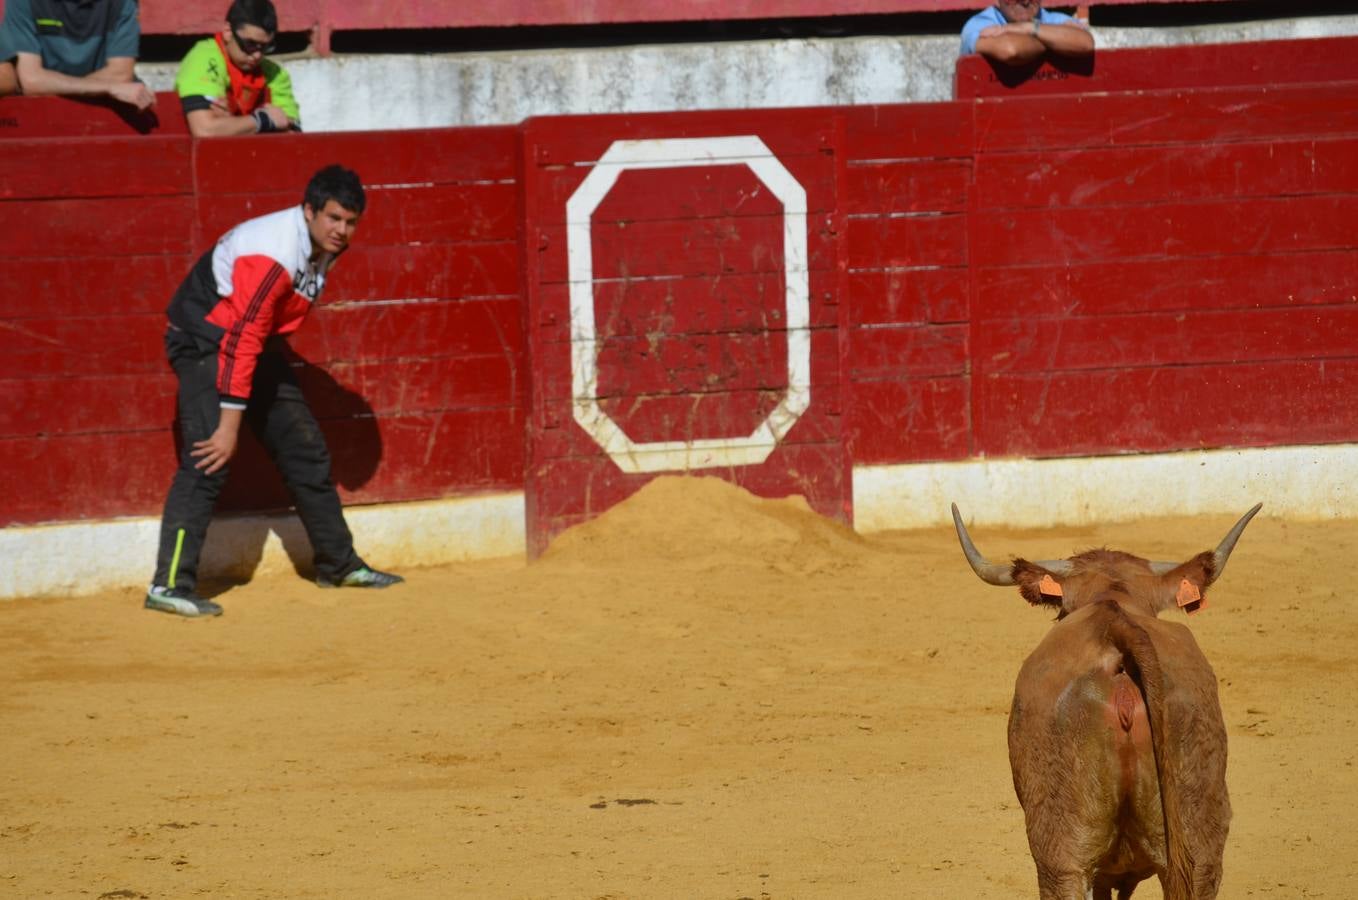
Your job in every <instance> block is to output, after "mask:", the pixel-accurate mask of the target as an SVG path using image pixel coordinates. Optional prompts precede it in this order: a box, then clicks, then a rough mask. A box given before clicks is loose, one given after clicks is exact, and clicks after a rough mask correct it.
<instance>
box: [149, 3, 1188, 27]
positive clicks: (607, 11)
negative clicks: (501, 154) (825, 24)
mask: <svg viewBox="0 0 1358 900" xmlns="http://www.w3.org/2000/svg"><path fill="white" fill-rule="evenodd" d="M1140 2H1145V0H1101V2H1100V3H1099V5H1100V6H1109V5H1114V4H1121V3H1140ZM1167 2H1183V0H1167ZM975 8H976V4H975V2H973V0H732V2H728V3H723V4H722V5H721V6H720V7H719V8H714V6H713V4H712V3H711V0H680V2H674V3H663V4H662V3H638V2H636V0H592V2H590V3H587V4H580V3H572V2H566V0H501V2H499V3H491V4H458V5H450V4H447V3H441V2H411V3H403V4H399V5H394V6H393V5H391V4H387V3H383V2H381V0H295V2H293V3H291V4H289V5H288V6H286V7H279V10H278V15H279V29H280V30H281V31H285V32H286V31H295V32H306V31H309V30H311V29H312V28H313V27H316V26H319V27H320V28H321V29H322V30H324V31H325V32H327V33H328V32H330V31H350V30H363V31H367V30H376V29H383V28H408V29H421V30H425V29H436V28H506V27H515V26H535V25H536V26H562V25H586V26H589V25H617V24H625V23H633V22H662V23H663V22H681V21H687V22H692V21H707V20H716V21H731V20H741V19H786V18H829V17H833V16H849V15H883V14H895V13H907V14H908V13H933V12H938V11H942V10H949V11H951V10H975ZM220 19H221V10H219V9H217V7H216V6H213V5H211V4H210V3H205V2H201V0H198V2H190V3H150V4H147V5H146V8H145V9H143V10H142V12H141V33H142V34H143V35H149V34H183V35H198V34H203V33H206V32H211V31H212V30H213V29H214V27H217V26H220V24H221V22H220ZM959 21H960V19H959Z"/></svg>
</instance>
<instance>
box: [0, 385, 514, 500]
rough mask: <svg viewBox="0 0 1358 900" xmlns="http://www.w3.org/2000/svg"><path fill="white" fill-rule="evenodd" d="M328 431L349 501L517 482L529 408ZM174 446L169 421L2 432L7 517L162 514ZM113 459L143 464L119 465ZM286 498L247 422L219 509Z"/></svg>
mask: <svg viewBox="0 0 1358 900" xmlns="http://www.w3.org/2000/svg"><path fill="white" fill-rule="evenodd" d="M322 431H323V432H324V433H325V436H326V441H327V443H328V444H329V446H330V449H331V455H332V459H333V471H334V478H335V481H336V484H337V485H338V486H339V489H340V496H341V498H343V500H344V501H345V503H346V504H351V503H378V502H394V501H401V500H419V499H431V498H437V497H446V496H453V495H456V494H459V493H467V492H472V491H482V490H517V489H518V488H519V486H521V485H522V483H523V453H522V446H523V434H522V432H523V425H522V414H521V412H519V411H516V410H513V409H489V410H458V411H448V412H443V413H438V414H433V415H423V416H403V417H391V418H386V419H380V420H379V419H354V418H348V419H342V420H332V421H329V422H324V423H322ZM175 452H176V451H175V446H174V438H173V436H172V434H171V432H170V430H169V429H168V428H165V429H161V430H156V431H138V432H118V433H99V434H78V435H64V436H44V437H24V438H6V439H0V526H3V525H16V524H37V523H40V522H49V521H78V520H83V519H101V518H109V517H113V516H128V515H146V516H158V515H159V514H160V511H161V507H162V505H163V503H164V502H165V492H166V491H167V490H168V489H169V485H170V479H171V477H172V475H173V474H174V468H175ZM114 459H135V460H138V461H139V463H138V465H135V466H128V467H124V468H119V469H117V470H116V471H113V470H110V464H109V460H114ZM110 478H116V481H117V489H116V490H114V489H112V488H111V487H110ZM288 505H289V500H288V497H287V493H286V491H285V490H284V489H283V487H282V484H281V481H280V480H279V478H278V475H277V473H276V471H275V470H274V469H273V466H272V464H271V463H270V462H269V461H268V459H267V457H266V455H265V454H264V452H263V450H262V449H261V448H260V447H259V445H258V443H257V442H256V441H255V439H254V437H253V435H251V434H249V432H248V430H247V431H246V432H245V433H244V434H243V435H242V439H241V446H240V450H239V452H238V455H237V459H236V460H235V461H234V462H233V465H232V470H231V475H230V477H229V479H228V481H227V486H226V488H225V490H224V491H223V494H222V497H221V499H220V501H219V503H218V505H217V512H218V513H228V512H243V511H266V510H276V509H281V508H284V507H286V506H288Z"/></svg>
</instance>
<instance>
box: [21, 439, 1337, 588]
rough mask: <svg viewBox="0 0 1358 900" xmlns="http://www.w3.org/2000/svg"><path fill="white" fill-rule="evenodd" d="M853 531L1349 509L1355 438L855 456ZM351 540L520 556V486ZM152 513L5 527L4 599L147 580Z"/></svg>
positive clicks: (213, 562) (364, 518)
mask: <svg viewBox="0 0 1358 900" xmlns="http://www.w3.org/2000/svg"><path fill="white" fill-rule="evenodd" d="M853 492H854V517H855V527H856V528H857V529H858V531H860V532H864V533H866V532H872V531H883V530H886V529H892V528H928V527H935V526H941V525H947V524H949V523H950V521H951V519H950V514H949V512H948V504H950V503H952V502H953V501H956V502H957V504H958V505H959V506H960V507H961V508H962V510H963V512H964V513H965V514H966V516H967V520H968V521H969V522H972V523H974V524H979V525H1011V526H1017V527H1028V528H1042V527H1048V526H1054V525H1086V524H1093V523H1096V522H1116V521H1127V520H1131V519H1137V518H1141V517H1144V516H1157V515H1198V514H1223V515H1224V514H1232V515H1238V514H1240V513H1243V512H1244V511H1245V510H1247V509H1249V508H1250V507H1251V506H1252V505H1254V504H1255V503H1256V502H1259V501H1263V504H1264V510H1265V512H1266V513H1267V514H1269V515H1275V516H1284V517H1287V518H1290V519H1338V518H1350V517H1353V516H1354V515H1355V514H1356V512H1358V444H1337V445H1329V446H1319V447H1272V448H1260V449H1250V450H1206V451H1200V452H1191V453H1161V454H1144V455H1127V456H1102V457H1083V458H1078V459H1045V460H1027V459H995V460H968V461H966V462H955V463H924V464H916V465H895V466H863V467H859V468H856V469H854V473H853ZM345 516H346V518H347V519H348V521H349V526H350V528H351V529H352V530H353V532H354V537H355V541H356V543H357V544H358V548H359V552H360V553H362V554H363V556H364V558H365V559H366V560H367V561H368V562H370V563H372V564H373V565H375V566H378V567H391V568H393V569H396V570H397V571H400V570H401V569H403V568H406V567H413V566H431V565H439V564H442V563H449V562H459V561H463V560H469V559H490V558H494V557H506V556H522V555H523V554H524V552H525V547H526V546H527V536H526V530H525V524H524V521H525V520H524V496H523V494H521V493H512V494H496V495H491V496H484V497H468V498H460V499H455V500H438V501H430V502H425V503H394V504H390V505H386V506H368V507H353V508H350V509H348V510H346V511H345ZM159 527H160V523H159V521H158V520H156V519H117V520H113V521H105V522H80V523H72V524H65V525H43V526H36V527H26V528H23V527H12V528H5V529H0V599H6V598H14V597H35V596H71V595H79V594H89V593H94V592H96V591H100V590H105V589H108V588H116V587H125V586H136V587H139V586H141V585H143V584H145V583H147V582H148V581H149V580H150V576H151V569H152V567H153V565H154V561H155V556H156V541H157V537H158V532H159ZM310 560H311V548H310V545H309V544H308V543H307V540H306V536H305V534H303V532H302V529H301V526H300V525H299V524H298V522H297V519H296V517H295V516H290V515H289V516H270V517H264V516H251V517H242V518H223V519H218V520H217V521H215V522H214V523H213V525H212V528H211V530H210V531H209V534H208V543H207V550H206V552H205V553H204V558H203V563H202V568H203V573H204V575H207V576H217V577H222V576H227V577H238V578H246V577H250V576H252V575H261V574H268V573H275V572H287V571H292V570H294V569H296V568H298V567H302V568H309V566H310Z"/></svg>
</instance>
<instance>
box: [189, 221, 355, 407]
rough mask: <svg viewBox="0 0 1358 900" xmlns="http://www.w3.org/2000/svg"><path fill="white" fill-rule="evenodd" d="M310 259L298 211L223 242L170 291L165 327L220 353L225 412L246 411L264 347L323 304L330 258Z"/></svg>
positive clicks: (249, 225) (239, 230) (244, 226)
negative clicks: (314, 305) (314, 306)
mask: <svg viewBox="0 0 1358 900" xmlns="http://www.w3.org/2000/svg"><path fill="white" fill-rule="evenodd" d="M311 251H312V247H311V233H310V232H309V231H308V230H307V222H306V217H305V215H304V214H303V213H302V206H301V205H300V204H298V205H297V206H293V207H290V208H288V209H282V210H279V211H278V212H275V213H269V214H268V215H265V216H260V217H259V218H257V219H250V220H249V221H247V222H243V223H241V224H240V225H237V226H236V227H235V228H233V229H231V230H230V231H228V232H227V233H226V234H224V235H222V238H221V240H219V241H217V246H215V247H213V248H212V249H211V250H210V251H208V252H207V253H204V254H203V256H202V257H201V258H200V259H199V260H198V262H197V263H196V264H195V265H194V267H193V270H192V271H190V272H189V274H188V277H186V278H185V279H184V282H183V283H182V284H181V285H180V286H179V290H177V291H175V295H174V299H172V300H171V301H170V306H169V309H167V310H166V312H167V313H168V315H169V317H170V324H171V325H172V326H173V327H175V328H178V329H180V330H181V331H186V332H188V333H189V334H192V335H194V336H196V337H199V338H203V339H206V340H207V341H208V342H209V343H211V344H215V345H216V346H217V392H218V393H219V394H220V395H221V404H222V406H223V407H226V408H228V409H244V408H245V404H246V401H247V400H249V399H250V382H251V379H252V378H253V376H254V373H255V361H256V360H257V359H258V357H259V354H260V352H261V351H262V350H263V349H264V342H265V340H267V339H268V338H269V337H272V336H273V335H287V334H292V333H293V332H294V331H296V330H297V329H298V328H299V327H301V324H302V320H303V319H305V318H306V316H307V313H309V312H310V311H311V307H312V305H313V304H314V303H315V302H316V300H317V298H319V297H320V295H321V289H322V288H324V287H325V276H326V273H327V272H329V271H330V267H331V266H333V265H334V263H335V254H331V253H321V254H319V255H318V256H317V258H316V259H315V260H313V259H312V258H311Z"/></svg>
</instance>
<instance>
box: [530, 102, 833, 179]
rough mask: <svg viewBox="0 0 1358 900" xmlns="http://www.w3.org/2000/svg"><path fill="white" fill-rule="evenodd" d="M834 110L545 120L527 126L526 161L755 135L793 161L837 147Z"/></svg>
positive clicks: (579, 159)
mask: <svg viewBox="0 0 1358 900" xmlns="http://www.w3.org/2000/svg"><path fill="white" fill-rule="evenodd" d="M834 112H835V111H834V110H833V109H824V108H822V109H760V110H750V109H738V110H698V111H692V112H685V113H682V114H675V113H624V114H617V115H601V116H547V117H542V118H537V119H533V120H531V121H530V122H529V123H528V125H527V126H526V132H525V136H524V140H525V143H524V147H525V159H527V160H529V161H530V162H531V164H532V165H535V166H574V165H576V164H579V163H593V162H595V161H597V160H598V159H599V158H600V157H602V156H603V155H604V153H605V152H606V151H607V150H608V148H609V146H610V145H612V144H613V143H614V142H615V141H624V140H657V141H658V140H674V139H680V138H713V137H726V136H744V135H756V136H758V137H759V139H760V140H761V141H763V143H764V145H765V146H766V147H767V148H768V150H769V153H770V154H771V155H773V156H776V157H777V158H778V159H780V160H795V159H796V158H798V157H806V156H809V155H811V154H815V153H822V152H829V150H830V147H831V145H832V144H833V143H834V130H835V123H834ZM678 159H679V157H676V160H678Z"/></svg>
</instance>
